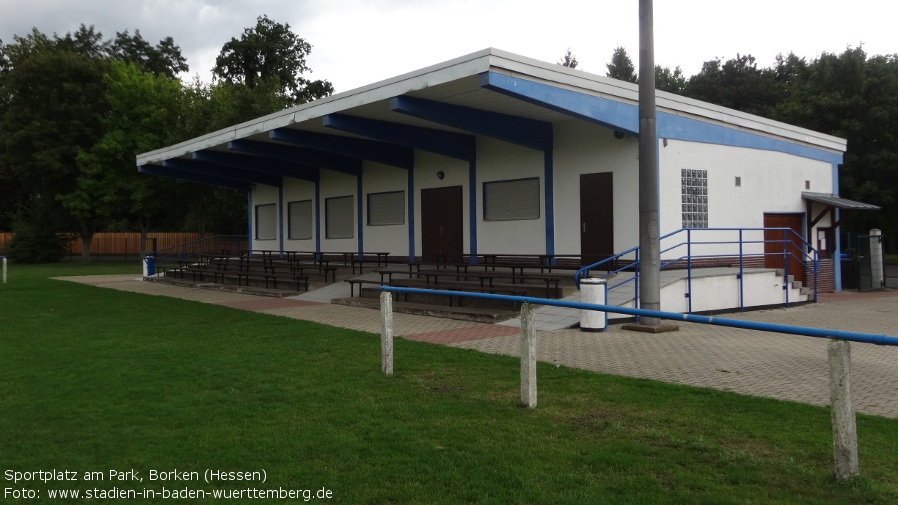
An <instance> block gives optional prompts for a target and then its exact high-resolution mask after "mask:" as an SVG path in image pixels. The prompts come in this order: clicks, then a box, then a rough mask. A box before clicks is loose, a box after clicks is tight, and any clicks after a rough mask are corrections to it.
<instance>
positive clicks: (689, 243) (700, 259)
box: [574, 228, 820, 313]
mask: <svg viewBox="0 0 898 505" xmlns="http://www.w3.org/2000/svg"><path fill="white" fill-rule="evenodd" d="M711 233H713V234H714V235H716V236H717V237H719V236H720V235H726V234H731V235H735V238H734V239H732V240H721V239H720V238H717V237H716V238H714V239H712V240H701V236H702V235H709V234H711ZM771 236H772V237H777V238H772V239H771V238H767V237H771ZM779 237H782V238H779ZM677 240H680V241H679V242H677ZM659 242H660V243H661V269H662V270H663V269H675V268H679V269H685V270H686V293H685V296H686V298H687V303H688V307H689V310H688V312H689V313H691V312H692V275H693V270H694V269H695V268H698V267H702V266H714V264H715V261H718V262H723V261H724V260H726V259H731V260H732V261H738V268H739V273H738V277H737V278H738V279H739V305H740V306H739V309H740V310H743V311H744V310H745V306H744V303H743V300H744V289H743V288H744V278H745V276H744V274H745V269H746V268H748V267H747V266H746V258H750V259H753V260H754V261H753V262H752V264H753V266H757V265H756V263H766V261H767V259H768V258H776V259H781V260H782V263H783V266H782V270H783V272H784V273H783V278H784V279H788V278H789V276H790V275H793V276H794V275H795V274H797V273H798V272H794V271H793V272H791V273H790V272H789V268H790V266H789V265H790V263H792V261H790V259H794V260H796V261H798V262H800V263H801V264H802V265H805V266H806V268H805V269H806V270H809V271H810V273H811V274H812V276H813V286H814V291H813V293H814V302H816V301H817V294H818V283H817V280H818V276H817V274H818V271H819V270H820V256H819V254H818V253H817V251H816V249H814V248H813V247H812V246H811V244H809V243H808V242H807V241H806V240H805V239H804V238H803V237H802V236H801V235H799V234H797V233H795V231H793V230H792V229H790V228H685V229H681V230H677V231H675V232H672V233H668V234H667V235H664V236H662V237H661V238H660V239H659ZM768 248H771V249H779V250H778V251H777V252H767V249H768ZM747 249H748V250H747ZM591 270H602V271H604V272H605V273H604V274H603V275H600V276H599V278H601V279H608V278H609V277H611V276H613V275H615V274H619V273H623V272H633V276H632V277H627V278H626V279H624V280H622V281H620V282H618V283H616V284H609V285H608V291H612V290H614V289H618V288H623V287H624V286H626V285H628V284H631V283H632V285H633V299H634V301H635V306H636V307H637V308H638V307H639V247H634V248H632V249H627V250H626V251H624V252H621V253H618V254H615V255H614V256H611V257H609V258H606V259H604V260H602V261H599V262H597V263H593V264H592V265H589V266H585V267H583V268H581V269H580V270H578V271H577V273H576V274H575V275H574V283H575V284H576V285H577V288H578V289H579V288H580V279H582V278H586V277H589V272H590V271H591ZM788 286H789V283H786V282H784V283H783V289H784V291H785V295H786V306H787V307H788V306H789V303H790V300H789V289H788Z"/></svg>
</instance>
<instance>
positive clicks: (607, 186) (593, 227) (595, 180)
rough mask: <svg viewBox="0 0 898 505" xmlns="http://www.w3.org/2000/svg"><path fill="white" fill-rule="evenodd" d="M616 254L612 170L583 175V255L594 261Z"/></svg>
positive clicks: (581, 231)
mask: <svg viewBox="0 0 898 505" xmlns="http://www.w3.org/2000/svg"><path fill="white" fill-rule="evenodd" d="M613 255H614V186H613V184H612V177H611V172H602V173H598V174H581V175H580V257H581V258H582V263H583V264H584V265H591V264H593V263H596V262H598V261H602V260H604V259H606V258H608V257H610V256H613Z"/></svg>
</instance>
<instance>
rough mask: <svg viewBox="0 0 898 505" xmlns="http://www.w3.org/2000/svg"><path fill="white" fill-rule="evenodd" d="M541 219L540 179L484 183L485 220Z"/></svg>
mask: <svg viewBox="0 0 898 505" xmlns="http://www.w3.org/2000/svg"><path fill="white" fill-rule="evenodd" d="M519 219H539V178H538V177H533V178H529V179H516V180H510V181H493V182H485V183H483V220H484V221H514V220H519Z"/></svg>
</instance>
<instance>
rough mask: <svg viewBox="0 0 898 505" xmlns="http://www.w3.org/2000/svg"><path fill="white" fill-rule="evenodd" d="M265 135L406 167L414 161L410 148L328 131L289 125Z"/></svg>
mask: <svg viewBox="0 0 898 505" xmlns="http://www.w3.org/2000/svg"><path fill="white" fill-rule="evenodd" d="M268 136H269V137H270V138H271V139H273V140H279V141H281V142H287V143H289V144H293V145H295V146H298V147H306V148H310V149H318V150H321V151H326V152H329V153H334V154H341V155H344V156H349V157H351V158H360V159H363V160H368V161H373V162H376V163H382V164H384V165H390V166H393V167H398V168H404V169H406V170H408V169H411V168H413V167H414V165H415V154H414V151H413V150H412V149H410V148H408V147H405V146H400V145H396V144H390V143H387V142H377V141H374V140H368V139H357V138H351V137H344V136H341V135H328V134H326V133H317V132H310V131H304V130H296V129H293V128H276V129H274V130H271V131H270V132H268Z"/></svg>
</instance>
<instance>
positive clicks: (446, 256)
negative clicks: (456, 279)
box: [421, 186, 464, 263]
mask: <svg viewBox="0 0 898 505" xmlns="http://www.w3.org/2000/svg"><path fill="white" fill-rule="evenodd" d="M463 251H464V217H463V214H462V187H461V186H449V187H446V188H432V189H422V190H421V257H422V259H423V260H424V261H425V262H429V263H436V262H440V263H442V262H446V263H461V261H462V254H463Z"/></svg>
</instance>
